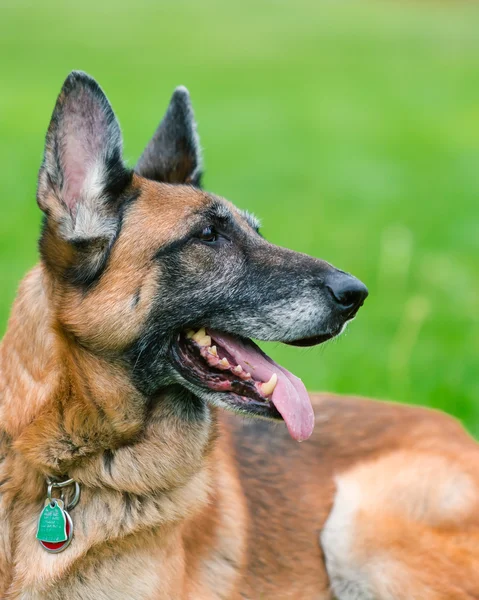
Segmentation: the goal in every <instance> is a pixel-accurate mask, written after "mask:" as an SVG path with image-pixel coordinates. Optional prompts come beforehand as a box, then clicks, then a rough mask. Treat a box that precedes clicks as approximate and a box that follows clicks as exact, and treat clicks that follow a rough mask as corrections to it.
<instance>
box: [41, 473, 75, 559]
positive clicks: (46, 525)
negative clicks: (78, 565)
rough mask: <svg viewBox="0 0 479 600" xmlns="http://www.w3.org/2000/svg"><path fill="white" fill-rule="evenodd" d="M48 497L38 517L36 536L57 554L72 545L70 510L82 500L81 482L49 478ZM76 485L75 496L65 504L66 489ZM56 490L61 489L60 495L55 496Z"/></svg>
mask: <svg viewBox="0 0 479 600" xmlns="http://www.w3.org/2000/svg"><path fill="white" fill-rule="evenodd" d="M46 484H47V497H46V499H45V503H44V506H43V510H42V512H41V513H40V517H39V519H38V528H37V535H36V538H37V540H38V541H39V542H40V545H41V547H42V548H43V549H44V550H46V551H47V552H50V553H51V554H57V553H58V552H63V550H65V548H67V547H68V546H69V545H70V542H71V541H72V537H73V521H72V518H71V517H70V514H69V512H68V511H70V510H73V509H74V508H75V506H76V505H77V504H78V502H79V500H80V484H79V483H78V482H77V481H75V480H73V479H66V480H65V481H58V480H57V479H56V478H53V477H52V478H47V480H46ZM70 486H74V493H73V498H72V499H71V500H70V501H69V502H67V504H66V505H65V497H64V490H65V488H68V487H70ZM54 490H60V497H59V498H55V497H54V496H53V491H54Z"/></svg>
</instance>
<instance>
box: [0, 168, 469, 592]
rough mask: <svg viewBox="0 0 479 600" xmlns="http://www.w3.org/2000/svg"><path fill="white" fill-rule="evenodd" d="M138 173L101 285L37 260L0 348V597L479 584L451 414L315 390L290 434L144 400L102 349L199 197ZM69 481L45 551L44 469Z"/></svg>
mask: <svg viewBox="0 0 479 600" xmlns="http://www.w3.org/2000/svg"><path fill="white" fill-rule="evenodd" d="M133 185H134V187H136V188H137V189H138V190H139V191H141V194H140V197H139V198H138V199H137V201H136V203H135V207H134V210H132V211H130V212H129V213H128V216H127V218H126V220H125V223H124V226H123V228H122V232H121V235H120V237H119V239H118V241H117V242H116V244H115V245H114V247H113V249H112V253H111V257H110V259H109V262H108V266H107V269H106V271H105V273H104V274H103V275H102V277H101V278H100V280H99V282H98V283H97V285H96V286H95V287H94V288H93V289H92V290H91V291H90V292H89V293H88V294H87V295H86V296H85V295H84V294H83V292H82V291H81V290H78V289H77V288H74V287H73V286H70V285H68V284H67V283H60V282H59V280H58V279H56V278H55V277H53V276H52V274H51V273H49V272H48V271H47V270H46V268H45V267H44V266H42V265H40V266H38V267H36V268H35V269H33V271H32V272H31V273H29V274H28V275H27V277H26V278H25V280H24V281H23V283H22V285H21V287H20V291H19V294H18V297H17V300H16V302H15V305H14V308H13V312H12V316H11V319H10V322H9V327H8V331H7V334H6V336H5V338H4V340H3V342H2V345H1V347H0V424H1V425H0V450H1V458H2V462H0V595H1V597H2V598H5V599H8V600H20V599H22V600H26V599H32V600H40V599H44V598H49V599H51V600H64V599H68V600H80V599H85V598H86V599H89V598H92V599H93V598H95V600H96V599H100V600H102V599H106V598H108V599H117V600H120V599H127V598H142V599H143V598H144V599H152V600H153V599H156V600H158V599H165V600H166V599H168V600H171V599H175V600H176V599H178V600H187V599H201V600H203V599H204V600H213V599H220V598H223V599H226V598H227V599H231V600H235V599H240V598H243V599H244V598H250V599H253V598H254V599H258V600H259V599H260V598H274V599H281V598H284V599H286V598H301V599H302V600H307V599H311V600H313V599H316V600H318V599H324V600H326V599H328V598H331V597H332V590H331V583H332V585H333V588H334V590H335V593H336V595H337V597H338V598H339V599H340V600H342V599H354V598H358V599H359V598H379V599H381V600H382V599H389V598H400V599H402V598H413V599H414V598H417V599H418V600H419V599H425V600H440V599H445V598H458V599H463V598H464V599H466V598H477V597H479V562H478V561H479V558H478V557H479V520H478V516H477V515H478V514H479V451H478V447H477V444H476V443H475V442H474V441H473V440H472V439H471V438H469V437H468V436H467V434H465V432H464V431H463V430H462V428H461V427H460V426H459V425H458V424H457V423H456V422H455V421H453V420H452V419H450V418H449V417H446V416H445V415H442V414H440V413H436V412H432V411H427V410H423V409H416V408H409V407H403V406H399V405H394V404H387V403H377V402H372V401H367V400H363V399H358V398H341V397H336V396H324V395H323V396H315V397H314V398H313V399H314V403H315V410H316V415H317V425H316V430H315V433H314V435H313V437H312V438H311V439H310V440H309V441H307V442H305V443H303V444H298V443H296V442H294V441H293V440H292V439H290V437H289V436H288V434H287V432H286V430H285V428H284V426H282V425H272V424H268V423H266V422H261V421H254V422H250V421H244V420H243V419H240V418H238V417H236V416H233V415H227V414H225V413H218V414H217V412H216V411H215V410H213V409H211V410H210V413H209V419H208V420H207V422H206V424H205V423H200V424H198V423H188V422H184V421H181V422H180V421H179V420H178V417H177V416H176V415H175V414H172V413H169V412H168V410H167V409H166V408H165V406H167V405H165V404H162V403H161V401H159V402H158V403H157V404H155V406H154V407H153V408H151V409H148V408H147V407H145V404H144V402H143V401H142V399H141V398H140V397H139V393H138V392H137V391H136V389H135V388H134V387H133V385H132V384H131V383H130V380H129V378H128V376H127V373H126V372H125V371H124V370H123V369H124V368H123V367H122V365H121V363H119V362H116V361H115V360H114V358H112V357H114V356H115V352H116V351H117V350H118V349H120V348H123V347H125V346H126V345H127V344H128V343H129V342H130V341H132V340H133V339H134V338H135V336H136V335H137V334H138V332H139V330H140V329H141V326H142V323H143V322H144V320H145V319H146V316H147V315H148V311H149V307H150V306H151V301H152V296H153V293H154V283H155V281H156V279H155V277H157V272H156V273H155V272H154V266H153V265H152V261H151V256H152V254H153V253H154V251H155V249H156V248H158V247H159V246H160V245H161V244H165V243H167V242H168V241H169V240H172V239H175V238H177V237H178V236H181V234H182V227H183V225H182V222H184V221H185V220H188V218H189V217H190V216H191V215H192V214H193V212H194V211H195V209H196V208H197V207H199V206H200V205H201V204H202V202H204V200H205V195H204V194H203V192H201V191H199V190H194V189H193V188H191V189H190V188H184V187H181V188H173V187H172V186H166V185H163V186H158V185H157V184H153V183H151V182H148V181H146V180H144V179H142V178H139V177H135V179H134V182H133ZM157 214H158V215H161V218H160V216H158V217H157ZM237 218H238V220H239V222H241V218H242V217H240V216H239V214H237ZM132 248H134V252H133V251H132ZM138 290H140V293H139V301H138V303H132V298H133V297H134V296H135V294H137V292H138ZM100 307H101V308H100ZM78 338H81V340H82V343H79V342H78ZM160 400H161V399H160ZM105 449H109V452H110V457H111V461H110V462H109V461H108V460H106V459H105ZM65 474H68V475H69V476H70V477H73V478H74V479H75V480H76V481H78V482H79V483H80V484H81V486H82V496H81V500H80V503H79V504H78V506H77V507H76V508H75V509H74V510H73V511H72V518H73V521H74V524H75V536H74V541H73V543H72V545H71V546H70V548H68V550H66V551H65V552H63V553H61V554H58V555H53V556H52V555H49V554H47V553H46V552H44V550H43V549H42V548H41V547H40V546H39V544H38V542H37V541H36V539H35V531H36V524H37V519H38V516H39V513H40V510H41V508H42V505H43V501H44V498H45V477H46V476H47V475H58V476H65ZM328 570H329V574H330V577H329V576H328ZM348 586H349V587H348ZM361 594H362V595H361ZM368 594H369V595H368Z"/></svg>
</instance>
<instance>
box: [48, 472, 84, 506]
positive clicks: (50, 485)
mask: <svg viewBox="0 0 479 600" xmlns="http://www.w3.org/2000/svg"><path fill="white" fill-rule="evenodd" d="M72 484H74V485H75V493H74V494H73V499H72V500H71V502H69V504H67V505H66V506H65V510H72V509H73V508H75V506H76V505H77V504H78V501H79V500H80V484H79V483H78V482H77V481H74V480H73V479H67V480H66V481H61V482H55V481H52V480H51V479H49V480H48V488H47V498H48V499H49V500H50V501H51V500H54V498H53V495H52V494H53V489H58V488H60V489H61V488H65V487H67V486H69V485H72ZM64 498H65V494H64V492H63V489H62V491H61V494H60V499H61V500H64Z"/></svg>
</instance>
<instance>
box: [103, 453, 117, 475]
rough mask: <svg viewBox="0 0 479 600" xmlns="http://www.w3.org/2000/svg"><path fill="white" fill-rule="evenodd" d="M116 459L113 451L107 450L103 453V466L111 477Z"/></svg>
mask: <svg viewBox="0 0 479 600" xmlns="http://www.w3.org/2000/svg"><path fill="white" fill-rule="evenodd" d="M114 459H115V455H114V454H113V451H112V450H105V452H104V453H103V466H104V467H105V471H106V472H107V473H108V475H109V476H110V477H111V470H112V466H113V461H114Z"/></svg>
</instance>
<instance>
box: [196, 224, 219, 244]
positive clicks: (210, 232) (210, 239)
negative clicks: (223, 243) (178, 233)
mask: <svg viewBox="0 0 479 600" xmlns="http://www.w3.org/2000/svg"><path fill="white" fill-rule="evenodd" d="M198 239H200V240H201V241H202V242H205V243H206V244H214V243H215V242H216V241H217V240H218V233H217V232H216V231H215V229H214V228H213V227H205V228H204V229H203V231H202V232H201V233H199V234H198Z"/></svg>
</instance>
